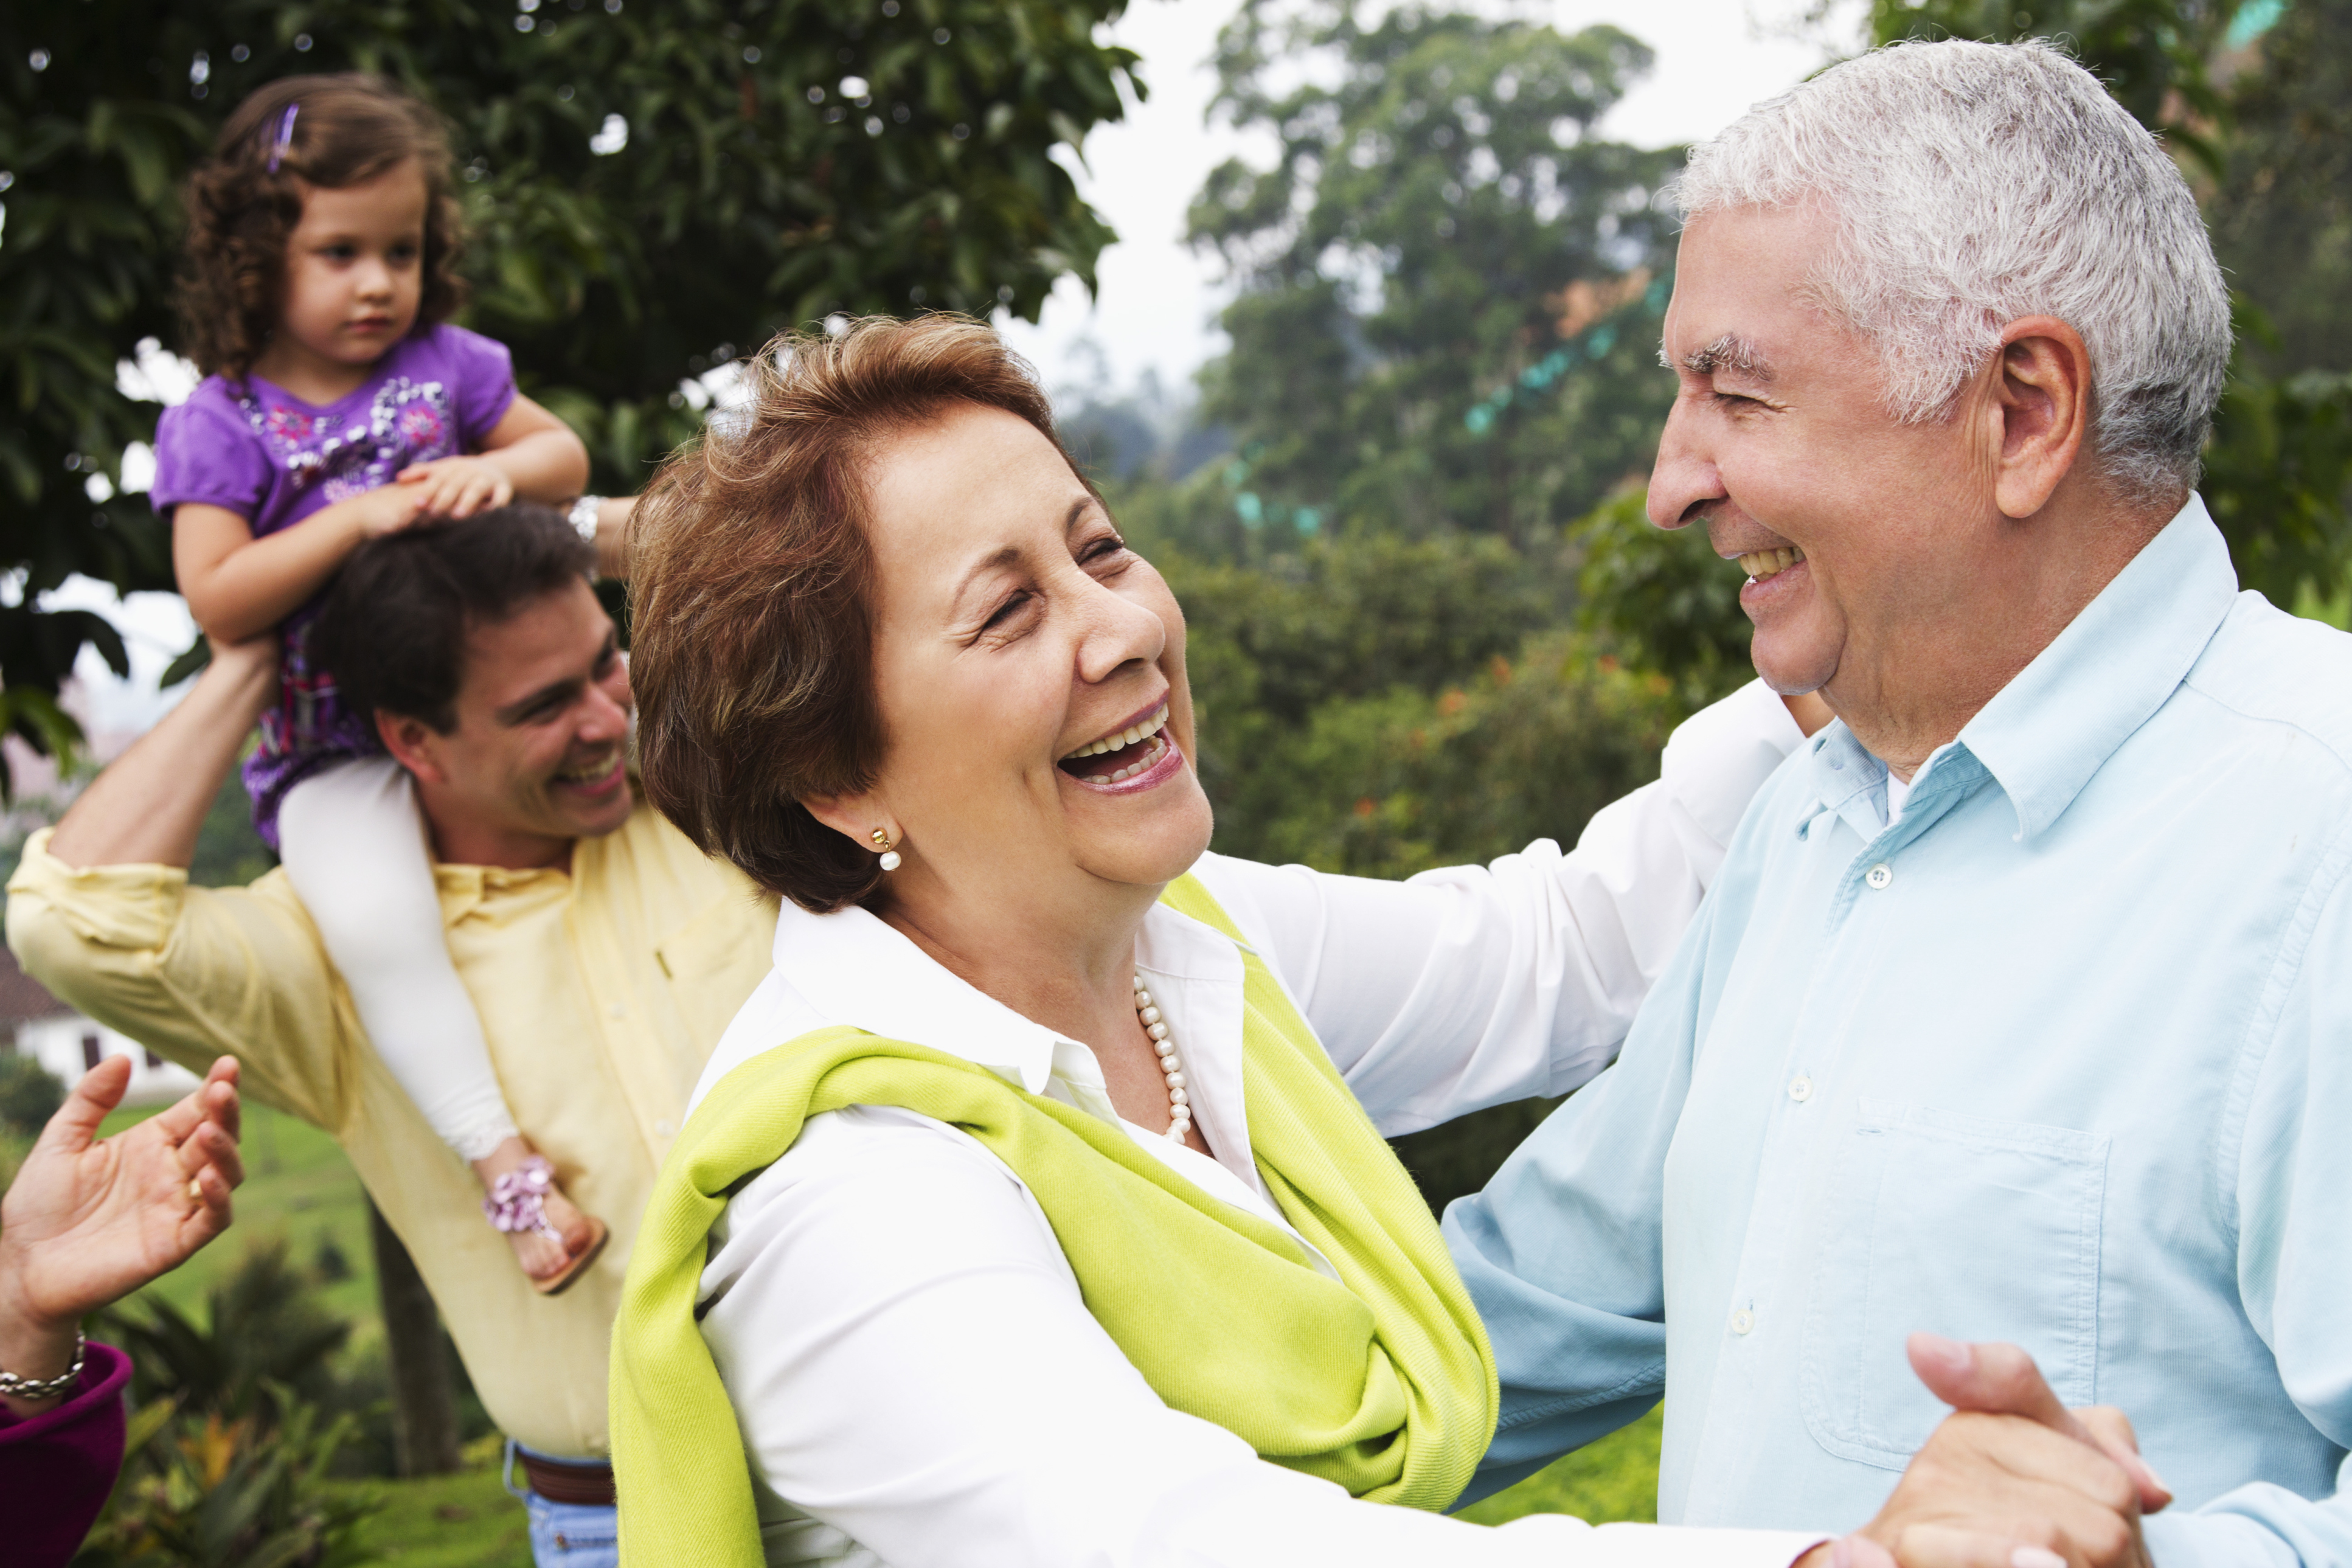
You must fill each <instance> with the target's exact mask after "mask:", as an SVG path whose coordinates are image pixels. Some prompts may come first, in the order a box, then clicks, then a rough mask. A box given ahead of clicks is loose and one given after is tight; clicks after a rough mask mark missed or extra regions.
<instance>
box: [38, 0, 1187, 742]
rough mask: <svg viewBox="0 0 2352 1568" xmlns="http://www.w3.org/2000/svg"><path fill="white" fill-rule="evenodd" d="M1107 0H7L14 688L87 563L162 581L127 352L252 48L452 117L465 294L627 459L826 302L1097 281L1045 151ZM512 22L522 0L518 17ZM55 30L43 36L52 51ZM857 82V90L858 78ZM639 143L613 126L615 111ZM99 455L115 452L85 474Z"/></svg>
mask: <svg viewBox="0 0 2352 1568" xmlns="http://www.w3.org/2000/svg"><path fill="white" fill-rule="evenodd" d="M1122 5H1123V0H903V4H893V5H889V6H887V7H886V8H884V9H881V10H877V7H875V6H874V5H870V4H868V3H867V0H803V3H800V4H782V3H779V0H661V3H660V4H647V3H644V0H640V3H639V4H636V5H620V4H614V3H612V0H605V3H603V4H599V3H597V0H549V3H548V4H547V5H544V6H542V7H541V8H539V9H538V10H537V11H536V12H535V13H534V14H532V15H522V14H520V13H518V12H517V11H516V10H515V9H514V8H513V7H512V6H509V5H505V4H503V3H496V4H494V3H491V0H391V3H388V4H378V3H373V0H303V3H297V4H290V5H289V4H280V3H278V0H205V3H203V4H197V3H194V0H110V4H107V5H90V4H80V5H40V6H21V5H20V6H14V7H8V8H5V9H0V171H5V174H0V180H5V185H0V396H5V397H7V398H10V399H12V400H13V413H12V414H11V416H9V417H8V418H6V419H5V421H0V496H5V498H6V499H5V505H0V569H13V568H21V569H22V570H23V571H24V572H25V573H26V578H25V588H24V593H23V595H22V602H21V603H18V604H15V605H0V724H5V726H6V727H8V728H12V729H14V730H15V731H16V732H18V733H20V734H22V735H24V736H25V737H26V740H27V741H28V742H31V743H32V744H34V745H35V746H36V747H37V748H39V749H43V750H56V749H58V748H59V747H61V746H63V745H65V744H67V743H68V742H70V741H71V740H72V738H73V737H74V736H75V735H76V734H77V733H78V731H76V729H75V727H74V725H73V723H72V721H70V720H69V719H68V718H67V717H66V716H65V715H64V714H62V713H61V712H59V711H58V710H57V708H56V705H55V702H54V700H53V694H54V692H55V690H56V687H57V682H58V680H59V679H62V678H63V676H64V675H65V673H66V672H67V671H68V669H69V668H71V666H72V661H73V658H74V655H75V653H76V651H77V650H78V649H79V647H81V646H82V645H83V644H84V643H85V642H87V643H89V644H92V645H94V646H96V647H99V649H100V652H101V653H103V654H105V655H106V657H107V658H109V659H110V661H112V662H113V663H114V665H115V667H116V668H118V670H119V669H121V668H124V660H123V651H122V647H121V642H120V639H119V638H117V637H114V635H113V633H112V631H111V629H110V628H109V627H107V626H105V624H104V623H103V622H102V621H100V620H99V619H98V618H97V617H95V616H89V615H87V614H84V613H79V612H75V613H59V614H47V613H43V612H41V611H40V610H39V608H38V605H37V595H39V594H41V593H42V592H43V591H45V590H47V589H49V588H52V587H54V586H56V585H57V584H58V583H59V582H61V581H62V580H63V579H64V578H65V577H66V576H67V575H68V574H71V573H74V572H81V573H86V574H89V575H90V576H93V577H97V578H100V579H102V580H104V581H107V582H110V583H113V584H116V585H117V586H119V587H121V588H122V589H124V590H126V591H128V590H132V589H158V588H169V587H171V586H172V578H171V571H170V560H169V552H168V542H167V539H166V534H165V531H164V529H163V526H162V525H161V524H160V523H159V522H158V521H156V520H155V519H154V518H153V517H152V516H151V515H150V514H149V512H148V510H147V509H146V506H145V504H144V498H143V497H141V496H136V495H131V496H124V495H110V499H107V500H93V499H92V494H93V491H111V490H112V489H115V488H117V487H118V486H119V481H120V479H121V453H122V450H123V448H124V447H127V446H128V445H130V444H131V443H132V442H134V441H141V440H145V439H148V438H149V437H151V436H152V432H153V428H154V416H155V412H156V411H155V409H154V407H153V406H152V405H147V404H142V403H139V402H135V401H133V400H132V399H131V398H130V397H128V396H126V395H123V394H122V393H121V391H119V390H118V389H117V387H116V364H117V362H118V361H120V360H121V359H123V358H124V357H126V356H128V355H130V354H131V353H132V351H133V348H134V346H135V345H136V344H137V343H138V342H140V341H141V340H142V339H144V338H156V339H160V340H162V341H163V342H167V343H168V342H172V341H173V337H174V331H173V322H172V321H171V319H170V312H169V309H168V282H169V279H170V276H171V273H172V270H173V264H174V256H175V247H176V246H177V243H178V233H179V227H180V221H179V216H178V211H177V198H176V195H175V192H176V187H177V185H178V183H179V181H180V179H181V177H182V175H183V174H184V172H185V171H186V169H187V168H188V167H189V165H190V163H192V162H193V161H194V159H195V158H196V157H197V156H198V155H199V154H200V153H202V152H203V151H204V150H205V148H206V147H207V146H208V145H209V142H210V140H211V136H212V132H213V129H214V127H215V126H216V125H217V124H218V123H219V121H220V120H221V119H222V118H223V117H224V116H225V115H226V113H227V111H228V110H229V109H230V108H232V107H233V106H234V105H235V104H236V102H237V101H238V100H240V99H242V98H243V97H244V96H245V95H246V94H247V92H249V91H250V90H251V89H254V88H255V87H257V86H258V85H259V84H261V83H262V82H264V81H267V80H269V79H273V78H276V77H280V76H286V75H289V74H293V73H296V72H305V71H326V70H341V69H346V68H362V69H369V70H376V71H381V72H383V73H384V74H386V75H389V76H391V77H394V78H395V79H398V80H400V81H402V82H404V83H405V84H406V85H408V86H409V87H411V88H412V89H415V90H416V91H418V92H419V93H421V94H422V95H423V96H424V97H425V98H426V99H427V100H429V101H430V102H432V103H433V104H435V105H436V107H437V108H439V109H440V110H441V111H442V112H443V113H444V114H446V115H447V116H448V117H449V119H450V120H451V121H452V123H453V126H454V129H455V132H456V147H457V157H458V159H459V161H460V162H461V163H464V164H465V166H466V170H467V180H468V182H469V183H468V184H467V198H468V200H467V205H468V209H469V215H470V217H471V219H472V222H473V224H474V225H475V227H476V230H477V243H476V245H475V247H474V248H473V251H472V253H471V258H470V263H471V265H470V270H471V271H472V273H473V275H474V277H475V279H476V281H477V284H478V290H477V296H476V303H475V306H474V308H473V310H472V312H471V315H470V317H469V321H470V323H471V324H472V325H474V326H476V327H478V328H479V329H481V330H482V331H488V332H489V333H491V334H492V335H493V336H496V337H498V338H499V339H501V340H503V341H504V342H508V343H509V344H510V345H511V346H512V347H513V348H514V350H515V357H516V363H517V367H518V374H519V376H520V380H521V382H522V383H523V385H524V387H525V389H526V390H527V391H529V392H530V394H531V395H534V396H536V397H539V398H540V399H541V400H542V401H544V402H545V403H547V404H548V405H550V406H551V407H552V408H554V409H555V410H556V411H557V412H558V413H559V414H561V415H562V416H563V417H564V418H566V419H567V420H570V421H571V422H572V424H573V425H574V426H576V427H577V428H579V429H580V431H581V433H582V434H583V437H586V438H587V440H588V442H589V446H590V448H591V451H592V452H593V455H594V458H595V462H596V478H597V482H598V483H599V484H600V485H601V486H603V487H605V488H609V489H635V487H636V486H637V484H638V483H640V482H641V481H642V479H643V478H644V476H645V471H646V463H647V462H648V461H649V460H650V459H652V458H655V457H656V456H658V455H659V454H660V453H661V452H662V451H664V450H666V449H667V447H670V446H671V445H673V444H675V443H676V442H677V440H678V439H680V438H681V437H683V436H685V435H686V434H688V432H689V431H690V430H691V428H692V427H693V425H694V420H695V410H694V409H693V407H692V406H690V404H689V399H688V397H687V396H686V395H685V393H684V392H683V391H682V390H681V388H680V382H681V380H682V378H685V377H688V376H692V375H696V374H700V373H701V372H703V371H705V370H707V369H709V368H710V367H711V366H712V365H713V364H716V363H724V362H725V360H727V359H728V358H729V357H730V355H731V354H732V353H734V352H735V351H736V350H737V349H738V348H741V347H748V346H750V345H752V344H755V343H757V342H760V341H761V339H762V338H764V337H765V336H766V335H767V334H769V333H771V332H772V331H776V330H777V329H779V328H782V327H787V326H794V325H798V324H801V323H803V322H806V321H811V320H813V319H814V318H817V317H821V316H824V315H825V314H827V313H828V312H832V311H845V312H853V313H854V312H864V311H887V310H906V309H908V308H910V307H914V308H929V307H940V308H948V309H955V310H974V311H978V312H981V313H985V312H987V311H989V310H993V309H995V308H996V307H997V306H999V305H1000V304H1003V305H1006V306H1009V307H1010V308H1011V309H1012V310H1014V311H1016V312H1019V313H1021V314H1024V315H1027V316H1030V317H1032V318H1033V319H1034V315H1035V313H1036V311H1037V310H1038V308H1039V306H1040V305H1041V304H1042V302H1043V301H1044V299H1045V294H1046V292H1047V290H1048V289H1051V288H1052V286H1053V284H1054V282H1055V279H1057V278H1059V277H1061V276H1062V275H1064V274H1065V273H1075V274H1076V275H1077V276H1078V277H1079V278H1080V279H1083V280H1085V281H1086V282H1087V283H1088V284H1089V286H1091V284H1092V281H1093V268H1094V262H1095V258H1096V256H1097V254H1098V253H1099V252H1100V250H1101V249H1102V247H1103V246H1104V245H1105V244H1107V243H1108V241H1109V239H1110V237H1111V235H1110V231H1109V229H1108V228H1107V227H1106V226H1104V225H1103V224H1102V222H1101V221H1100V220H1099V219H1098V218H1097V216H1095V215H1094V213H1093V212H1092V211H1091V210H1090V209H1089V208H1088V207H1087V205H1086V204H1085V203H1084V202H1082V201H1081V200H1079V198H1078V196H1077V193H1076V187H1075V186H1074V185H1073V184H1072V182H1071V180H1070V177H1069V175H1068V174H1067V173H1066V171H1065V170H1064V169H1063V168H1062V167H1061V166H1060V165H1059V164H1057V163H1055V162H1054V160H1053V159H1052V157H1051V156H1050V155H1049V154H1050V153H1051V152H1052V150H1053V149H1054V148H1055V147H1056V146H1057V145H1070V146H1075V145H1076V144H1077V143H1078V142H1080V140H1081V139H1082V138H1083V137H1084V135H1085V133H1086V132H1087V129H1088V128H1089V127H1091V126H1093V125H1096V124H1098V123H1101V122H1102V121H1107V120H1115V119H1117V118H1118V117H1119V115H1120V113H1121V111H1122V110H1121V101H1120V96H1119V93H1120V87H1121V84H1122V83H1123V82H1126V83H1129V84H1130V85H1132V86H1133V87H1134V89H1135V90H1136V91H1138V92H1140V91H1141V86H1140V83H1139V82H1135V81H1134V79H1133V74H1132V68H1133V66H1134V57H1133V56H1132V55H1131V54H1129V52H1128V51H1126V50H1123V49H1118V48H1114V47H1108V46H1104V45H1101V44H1098V43H1097V42H1096V41H1095V37H1094V33H1095V29H1096V27H1097V26H1098V25H1099V24H1100V23H1102V22H1105V21H1107V20H1108V19H1110V18H1111V17H1113V16H1117V15H1118V12H1119V11H1120V9H1121V8H1122ZM526 29H527V30H526ZM36 59H37V60H39V61H40V62H41V65H40V66H39V67H38V68H37V67H36V65H35V64H34V61H35V60H36ZM852 78H854V79H860V80H862V81H863V82H864V83H865V84H866V90H865V92H864V94H863V95H862V96H861V97H858V98H853V99H848V100H845V99H844V97H843V89H842V83H843V81H844V80H845V79H852ZM610 115H619V116H621V117H623V118H624V119H625V121H626V124H627V144H626V145H625V147H624V148H622V149H620V150H619V151H617V152H613V153H608V154H603V155H600V154H599V153H596V152H595V151H593V150H592V147H591V142H592V139H593V138H596V137H597V136H598V135H599V134H600V132H602V130H603V128H604V124H605V121H606V117H607V116H610ZM93 476H95V477H96V478H97V479H99V480H100V481H102V482H101V483H99V484H97V485H95V486H92V485H91V483H90V481H91V480H92V478H93Z"/></svg>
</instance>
